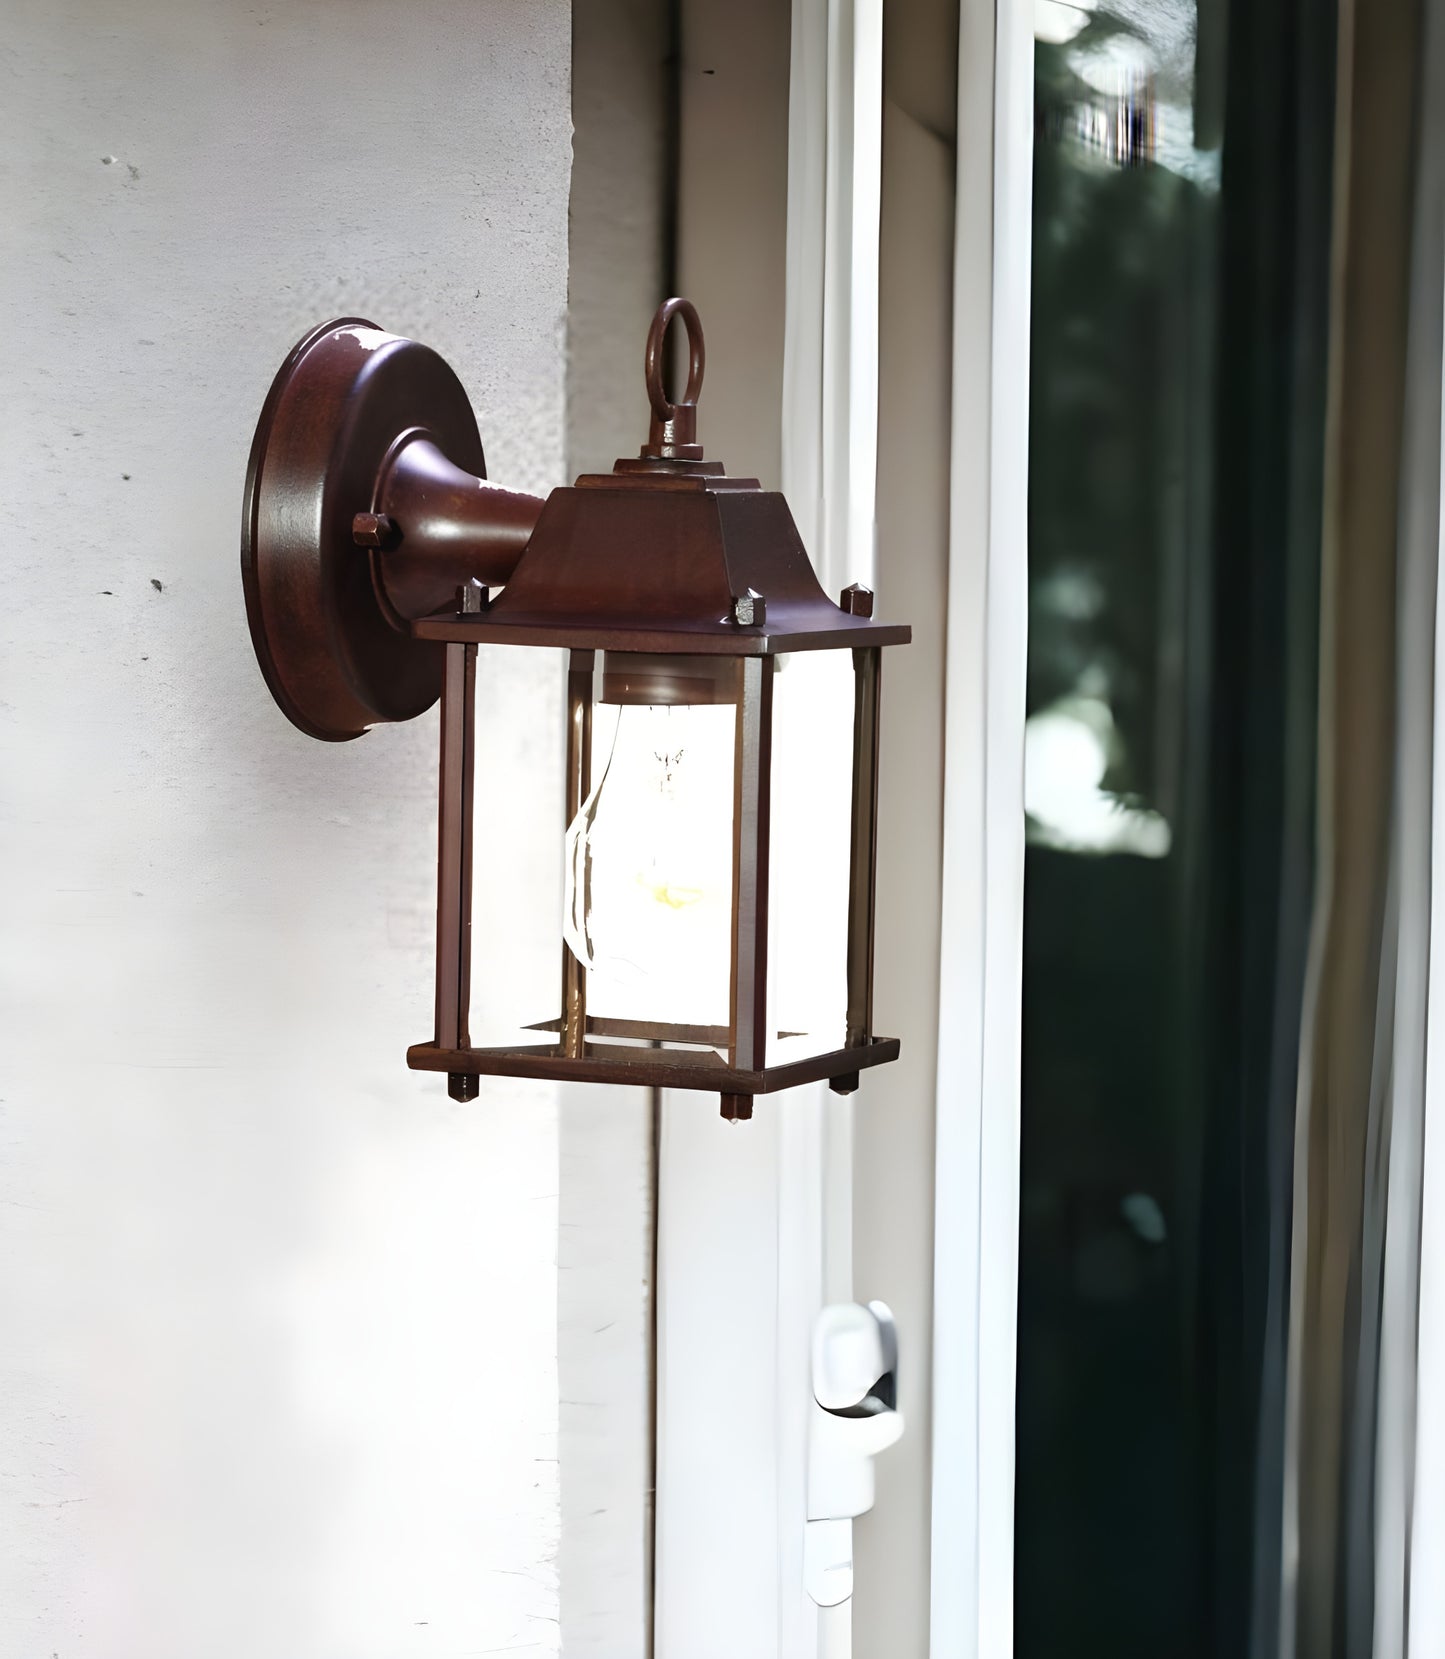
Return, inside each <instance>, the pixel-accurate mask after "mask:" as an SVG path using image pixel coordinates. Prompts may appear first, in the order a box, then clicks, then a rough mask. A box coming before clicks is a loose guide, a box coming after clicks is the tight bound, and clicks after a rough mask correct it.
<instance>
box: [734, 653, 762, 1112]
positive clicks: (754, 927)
mask: <svg viewBox="0 0 1445 1659" xmlns="http://www.w3.org/2000/svg"><path fill="white" fill-rule="evenodd" d="M774 666H775V663H774V659H773V658H772V657H744V658H742V659H741V661H740V672H741V677H742V687H741V692H740V695H739V698H738V715H737V743H736V751H735V759H734V762H733V848H734V853H733V941H732V995H731V998H730V1002H731V1008H730V1023H731V1025H732V1038H733V1041H732V1063H733V1065H734V1066H735V1067H736V1068H738V1069H739V1070H743V1071H761V1070H762V1069H763V1067H764V1066H765V1065H766V1064H767V1040H768V832H769V813H770V810H771V798H772V768H773V670H774ZM723 1116H724V1117H731V1118H747V1117H751V1116H752V1098H751V1096H747V1095H743V1096H737V1095H724V1096H723Z"/></svg>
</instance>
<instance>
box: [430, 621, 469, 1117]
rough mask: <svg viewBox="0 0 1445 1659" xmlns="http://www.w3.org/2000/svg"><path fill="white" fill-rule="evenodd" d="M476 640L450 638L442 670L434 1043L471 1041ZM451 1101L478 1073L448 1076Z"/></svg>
mask: <svg viewBox="0 0 1445 1659" xmlns="http://www.w3.org/2000/svg"><path fill="white" fill-rule="evenodd" d="M476 682H477V648H476V646H475V645H463V644H449V645H448V646H447V647H446V657H445V661H444V664H443V668H442V696H441V780H440V793H441V807H440V813H439V826H438V833H437V1000H436V1043H437V1047H438V1048H441V1049H452V1050H455V1049H464V1048H467V1047H469V1046H470V1043H471V1033H470V1031H469V1029H468V1023H469V1011H470V1005H471V976H472V811H473V798H474V792H473V787H472V786H473V780H474V774H475V769H476ZM447 1087H448V1093H449V1094H450V1095H451V1097H452V1099H453V1100H474V1099H475V1098H476V1095H477V1090H478V1079H477V1078H476V1077H475V1076H473V1075H471V1074H470V1073H466V1072H453V1073H451V1074H450V1076H449V1078H448V1085H447Z"/></svg>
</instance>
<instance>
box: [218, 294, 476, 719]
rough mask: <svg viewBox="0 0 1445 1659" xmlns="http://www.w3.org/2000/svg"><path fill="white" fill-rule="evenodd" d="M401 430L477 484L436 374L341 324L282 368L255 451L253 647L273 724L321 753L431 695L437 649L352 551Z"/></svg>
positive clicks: (246, 534) (462, 398)
mask: <svg viewBox="0 0 1445 1659" xmlns="http://www.w3.org/2000/svg"><path fill="white" fill-rule="evenodd" d="M408 428H412V429H420V430H421V431H424V432H425V433H426V434H427V435H428V436H429V437H430V438H431V439H432V440H433V442H435V443H436V445H437V447H438V448H439V449H440V450H441V451H442V452H443V454H445V455H446V456H447V458H448V459H449V460H450V461H452V462H453V463H454V464H455V465H457V466H459V467H463V468H465V469H466V471H468V472H471V473H475V474H476V475H477V476H478V477H482V478H484V477H485V476H486V463H485V461H484V459H483V456H482V443H481V438H480V437H479V435H478V433H477V422H476V417H475V416H474V415H473V413H472V407H471V404H470V403H469V402H468V401H467V394H466V393H465V391H463V389H462V385H461V382H460V381H459V380H458V379H457V377H456V375H455V374H453V373H452V371H451V369H450V368H448V366H447V364H446V363H445V361H444V360H443V359H442V358H440V357H438V356H437V354H436V353H435V352H434V351H432V350H430V349H429V348H428V347H426V346H422V345H418V344H417V343H416V341H414V340H406V339H403V338H401V337H400V336H399V335H396V334H387V333H385V332H384V331H383V330H381V329H379V328H377V327H376V326H375V325H374V324H373V323H369V322H365V321H363V320H362V319H361V318H359V317H342V318H339V319H338V320H337V321H335V322H330V323H324V324H323V325H322V326H321V327H320V328H316V329H313V330H312V331H311V333H309V334H308V335H307V336H306V337H305V338H304V339H303V340H301V341H300V342H299V343H298V344H297V345H296V347H295V349H294V350H293V351H292V352H291V354H290V356H289V357H288V358H287V359H286V361H285V362H284V363H283V364H282V366H281V369H280V372H279V373H278V374H277V376H276V378H275V380H274V381H273V382H272V384H271V390H270V392H269V393H268V394H267V397H266V402H265V405H264V407H263V408H262V410H261V419H260V421H259V422H258V424H257V427H256V437H255V441H254V442H253V443H252V445H251V462H250V466H249V467H248V469H247V473H246V502H245V514H244V519H243V522H242V528H241V575H242V580H243V582H244V584H245V589H246V615H247V618H248V619H249V621H250V624H251V641H252V644H253V645H254V646H255V648H256V658H257V661H258V662H259V663H260V665H261V672H262V674H264V675H265V677H266V684H267V685H268V686H269V687H270V690H271V695H272V696H273V697H274V698H275V699H276V702H277V704H278V705H279V706H280V708H281V711H282V712H283V713H284V714H285V715H286V717H287V718H288V719H289V720H290V721H291V722H292V723H293V725H296V726H299V727H300V729H301V730H302V731H303V732H306V733H307V734H308V735H309V736H311V737H319V738H322V739H324V740H326V741H327V742H332V743H340V742H344V741H346V739H348V738H352V737H360V736H361V734H362V733H363V732H364V731H365V730H366V729H367V727H368V726H372V725H376V724H377V723H378V722H381V721H390V720H410V719H412V718H413V717H414V716H416V715H418V714H422V713H424V712H425V710H427V709H429V708H430V707H431V705H432V704H433V703H434V702H435V701H436V700H437V697H438V696H439V695H440V692H441V680H442V651H443V647H441V646H438V645H436V644H434V643H432V642H430V641H424V640H417V639H413V638H412V636H411V635H410V634H409V633H406V632H403V631H402V630H400V629H398V628H397V627H395V626H394V625H393V624H392V622H391V621H390V620H389V619H388V615H387V613H386V611H385V610H384V609H383V607H382V604H381V602H380V600H379V599H378V597H377V592H376V588H375V585H374V583H373V580H372V565H371V557H370V554H369V553H368V551H367V549H365V548H363V547H358V546H357V545H356V543H355V541H354V540H353V538H352V520H353V519H354V518H355V516H356V514H357V513H363V512H367V511H369V510H370V509H371V508H372V492H373V490H374V488H375V486H376V479H377V474H378V472H379V470H380V468H381V465H382V462H383V460H384V459H385V457H386V454H387V451H388V450H389V449H390V448H391V445H392V443H393V442H394V441H395V439H396V438H397V437H398V435H399V434H401V433H402V432H404V431H406V430H407V429H408Z"/></svg>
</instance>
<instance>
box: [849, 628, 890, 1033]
mask: <svg viewBox="0 0 1445 1659" xmlns="http://www.w3.org/2000/svg"><path fill="white" fill-rule="evenodd" d="M882 676H883V653H882V652H881V651H880V650H878V649H877V647H867V648H864V649H859V650H855V651H854V652H853V827H852V839H851V848H850V851H849V856H848V1020H847V1034H846V1036H845V1037H844V1039H843V1044H844V1047H845V1048H861V1047H863V1046H864V1045H865V1044H867V1043H869V1042H871V1041H872V1039H873V929H874V922H873V907H874V902H875V899H876V896H877V887H878V733H879V698H880V694H881V691H882Z"/></svg>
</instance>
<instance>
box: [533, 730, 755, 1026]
mask: <svg viewBox="0 0 1445 1659" xmlns="http://www.w3.org/2000/svg"><path fill="white" fill-rule="evenodd" d="M736 730H737V707H736V705H735V704H733V703H730V702H728V703H707V704H692V703H679V704H674V705H657V704H650V703H630V704H624V705H622V706H618V705H616V704H609V703H606V702H596V703H595V704H594V708H593V734H592V735H593V744H592V779H593V787H592V791H591V793H590V794H589V795H588V797H587V799H586V801H585V802H584V803H583V805H582V808H581V810H580V811H579V812H578V813H577V816H576V817H575V818H574V819H573V821H572V823H571V824H570V825H569V826H568V828H567V835H566V861H565V890H564V898H563V935H564V937H565V939H566V941H567V944H568V945H569V946H570V948H571V950H572V952H573V954H574V955H575V956H576V957H577V959H578V961H579V962H581V963H582V965H583V966H584V967H585V968H586V969H587V1013H588V1017H589V1019H592V1020H601V1019H613V1020H628V1021H639V1022H643V1023H645V1024H648V1025H654V1026H658V1027H664V1026H693V1027H706V1028H718V1027H726V1026H727V1025H728V1023H729V1000H730V994H731V971H732V917H733V905H732V898H733V892H732V889H733V769H734V754H735V748H736ZM659 1035H662V1033H661V1032H659ZM673 1035H674V1040H677V1039H676V1035H675V1034H673Z"/></svg>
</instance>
